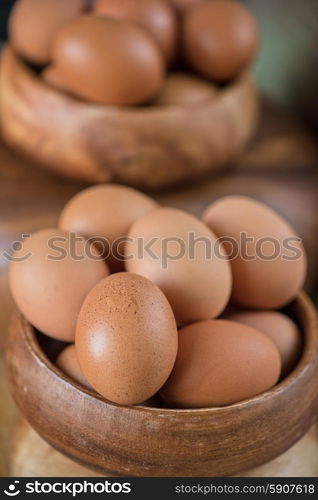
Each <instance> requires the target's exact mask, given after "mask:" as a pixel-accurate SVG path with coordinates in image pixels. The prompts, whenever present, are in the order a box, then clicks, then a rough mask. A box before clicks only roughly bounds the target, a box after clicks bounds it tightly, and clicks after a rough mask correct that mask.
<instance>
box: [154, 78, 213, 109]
mask: <svg viewBox="0 0 318 500" xmlns="http://www.w3.org/2000/svg"><path fill="white" fill-rule="evenodd" d="M217 94H218V90H217V88H216V87H215V86H214V85H213V84H211V83H210V82H207V81H205V80H203V79H201V78H197V77H195V76H193V75H190V74H187V73H172V74H170V75H169V76H168V77H167V79H166V81H165V83H164V85H163V87H162V89H161V91H160V92H159V94H158V96H157V97H156V99H155V100H154V104H155V105H157V106H190V105H196V104H202V103H206V102H210V101H211V100H213V99H215V98H216V96H217Z"/></svg>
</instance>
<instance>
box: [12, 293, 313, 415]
mask: <svg viewBox="0 0 318 500" xmlns="http://www.w3.org/2000/svg"><path fill="white" fill-rule="evenodd" d="M293 304H295V305H296V306H299V307H301V308H302V309H303V310H306V311H307V316H306V318H305V321H306V324H305V325H300V326H301V333H302V335H303V351H302V355H301V357H300V359H299V362H298V363H297V365H296V367H295V368H294V370H293V371H292V372H291V373H290V374H289V375H287V377H285V378H284V379H283V380H282V381H281V382H279V383H278V384H277V385H276V386H274V387H273V388H272V389H270V390H268V391H266V392H264V393H262V394H260V395H258V396H255V397H253V398H250V399H247V400H244V401H241V402H239V403H235V404H231V405H227V406H220V407H211V408H189V409H183V408H180V409H174V408H152V407H145V406H139V405H136V406H134V405H133V406H127V405H118V404H116V403H112V402H110V401H107V400H106V399H104V398H103V397H102V396H101V395H99V394H98V393H96V392H93V391H91V390H89V389H86V388H85V387H83V386H81V385H80V384H78V383H77V382H76V381H74V380H72V379H71V378H70V377H68V376H67V375H66V374H65V373H63V372H62V371H61V370H60V369H59V368H57V367H56V366H55V365H54V363H53V362H51V361H50V360H49V358H48V357H47V355H46V354H45V352H44V350H43V349H42V348H41V346H40V344H39V342H38V340H37V339H36V333H35V329H34V327H33V326H32V325H31V324H30V323H29V322H28V321H27V320H26V318H25V317H24V316H23V315H22V314H21V313H20V317H21V320H22V321H21V325H22V329H23V335H24V338H25V340H26V344H27V348H28V350H29V351H30V352H31V354H32V355H33V356H35V357H36V358H37V360H38V361H40V362H41V364H42V365H44V366H45V367H46V368H47V369H48V370H49V371H50V372H51V373H53V374H54V376H55V377H57V378H58V379H62V380H63V381H64V382H65V383H66V384H68V385H71V386H73V388H75V389H76V390H78V391H79V392H83V393H86V394H87V395H88V396H90V397H92V398H93V399H98V400H99V401H101V402H102V403H103V404H104V405H105V407H106V408H107V407H108V406H111V407H117V408H120V409H121V410H123V411H124V410H125V409H127V410H129V411H130V412H131V411H134V412H135V413H140V412H147V413H152V414H153V415H154V416H155V415H156V414H162V413H165V414H167V415H170V416H173V415H178V416H181V415H184V416H186V417H192V416H202V415H208V416H213V415H215V414H218V413H221V414H224V413H232V412H235V411H236V410H242V409H244V408H246V407H251V406H256V405H258V404H262V403H263V402H266V401H268V400H270V399H274V398H275V397H276V396H278V395H279V394H280V393H281V392H284V391H285V390H286V389H287V388H288V387H289V386H292V385H293V384H294V383H295V382H296V381H297V379H298V378H299V377H301V375H302V374H303V373H304V372H305V371H307V370H308V368H309V365H310V360H311V358H312V356H313V354H314V353H315V351H317V350H318V335H317V332H316V330H315V328H312V326H315V325H317V324H318V323H317V313H316V310H315V307H314V305H313V304H312V302H311V300H310V299H309V297H308V296H307V294H306V293H305V292H301V293H300V294H299V295H298V297H297V298H296V299H295V300H294V301H293V302H292V303H291V305H293ZM42 335H43V334H42Z"/></svg>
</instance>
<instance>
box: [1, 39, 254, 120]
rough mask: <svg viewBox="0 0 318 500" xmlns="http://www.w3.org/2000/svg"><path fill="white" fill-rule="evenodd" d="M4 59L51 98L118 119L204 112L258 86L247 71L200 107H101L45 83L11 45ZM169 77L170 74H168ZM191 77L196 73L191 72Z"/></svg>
mask: <svg viewBox="0 0 318 500" xmlns="http://www.w3.org/2000/svg"><path fill="white" fill-rule="evenodd" d="M2 53H3V54H2V57H9V58H11V59H12V60H13V62H14V64H16V65H18V67H19V69H20V70H21V71H22V72H23V73H24V74H25V75H26V76H27V77H28V78H30V79H32V80H33V81H34V82H35V83H36V84H37V85H38V86H40V87H41V88H42V90H45V91H46V92H47V93H48V94H52V95H55V96H58V97H59V98H60V99H62V100H65V101H67V102H68V103H72V104H73V105H78V106H82V107H86V108H87V109H91V110H92V111H94V110H99V111H101V112H105V113H107V114H109V115H112V116H114V115H118V113H122V114H125V115H127V116H130V117H139V116H145V114H147V117H149V116H150V117H151V116H152V117H153V118H161V117H166V116H167V115H168V116H169V115H170V114H175V113H176V112H181V113H183V112H184V111H189V110H193V111H196V110H201V109H202V108H205V107H206V106H209V107H210V106H212V105H215V106H217V105H219V103H220V102H222V101H223V100H224V99H227V98H228V97H229V96H231V94H232V95H235V94H236V92H237V91H239V90H240V88H241V87H242V86H244V85H245V84H246V83H247V82H249V83H250V84H252V85H255V79H254V78H253V76H252V74H251V73H250V72H249V71H244V72H243V73H241V74H240V75H239V76H238V77H237V78H236V79H235V80H233V81H232V82H230V83H228V84H227V85H225V86H224V87H220V88H218V91H217V93H218V95H217V96H216V97H214V98H211V99H207V100H204V101H203V102H200V103H196V104H189V105H184V106H182V105H180V104H179V105H178V104H173V105H166V106H165V105H154V104H151V103H150V104H148V105H145V106H142V105H135V106H119V105H107V104H99V103H94V102H89V101H85V100H84V99H81V98H79V97H76V96H74V95H72V94H68V93H67V92H63V91H61V90H59V89H57V88H55V87H53V86H52V85H50V84H49V83H47V82H45V80H43V79H42V78H41V74H40V73H39V74H37V73H36V72H35V71H34V70H33V69H32V68H31V67H30V66H29V65H28V62H27V61H25V60H24V59H23V58H22V57H21V56H20V55H19V54H17V53H16V52H15V50H14V49H13V47H12V46H11V45H10V43H9V42H7V43H6V44H5V46H4V48H3V50H2ZM167 74H168V73H167ZM189 74H190V75H192V73H190V72H189ZM194 76H197V77H198V78H200V75H196V74H194ZM204 81H206V82H208V83H211V86H212V83H213V82H209V81H208V80H206V79H204Z"/></svg>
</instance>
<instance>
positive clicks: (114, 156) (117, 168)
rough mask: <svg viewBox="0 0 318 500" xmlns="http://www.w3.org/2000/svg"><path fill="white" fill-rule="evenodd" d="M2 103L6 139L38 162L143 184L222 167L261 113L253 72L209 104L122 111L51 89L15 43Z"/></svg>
mask: <svg viewBox="0 0 318 500" xmlns="http://www.w3.org/2000/svg"><path fill="white" fill-rule="evenodd" d="M0 106H1V127H2V132H3V136H4V138H5V140H6V141H7V142H8V143H9V144H11V145H13V146H14V147H15V148H17V149H18V150H20V151H23V152H24V153H25V154H27V155H28V156H29V157H31V158H32V159H34V160H36V161H37V162H38V163H39V164H42V165H43V166H46V167H47V168H49V169H52V170H53V171H55V172H57V173H59V174H62V175H65V176H69V177H72V178H75V179H82V180H87V181H92V182H108V181H116V182H120V183H124V184H128V185H132V186H136V187H141V188H161V187H165V186H172V185H177V184H179V183H180V182H184V181H186V180H189V179H193V178H196V177H200V176H202V175H203V174H205V173H207V172H211V171H217V170H220V169H221V168H222V167H223V166H224V165H225V164H227V163H229V161H231V160H232V159H233V158H235V157H237V156H238V154H239V153H240V152H241V151H242V149H243V147H244V146H245V145H246V143H247V141H248V140H249V139H250V137H251V135H252V134H253V132H254V130H255V128H256V125H257V123H258V118H259V100H258V94H257V91H256V88H255V85H254V83H253V80H252V78H251V77H250V76H249V75H247V74H246V75H243V76H242V77H241V78H240V79H238V80H237V81H236V82H235V83H233V84H232V85H230V86H229V87H227V88H226V89H224V90H220V92H219V96H218V97H217V98H215V99H213V100H212V101H211V102H208V103H206V102H204V103H202V104H200V105H196V106H191V107H181V106H170V107H153V106H149V107H144V108H130V109H129V108H122V109H119V108H115V107H106V106H97V105H92V104H89V103H85V102H82V101H79V100H77V99H74V98H72V97H70V96H67V95H64V94H62V93H61V92H59V91H57V90H55V89H54V88H51V87H50V86H48V85H47V84H45V83H44V82H43V81H42V80H41V79H40V78H39V77H38V76H37V75H36V74H34V73H32V71H31V70H29V69H28V68H27V67H26V66H25V65H24V63H23V62H22V61H21V60H20V59H19V58H18V57H17V56H16V55H15V54H14V52H13V51H12V50H11V48H9V47H7V48H6V49H5V50H4V52H3V55H2V63H1V73H0Z"/></svg>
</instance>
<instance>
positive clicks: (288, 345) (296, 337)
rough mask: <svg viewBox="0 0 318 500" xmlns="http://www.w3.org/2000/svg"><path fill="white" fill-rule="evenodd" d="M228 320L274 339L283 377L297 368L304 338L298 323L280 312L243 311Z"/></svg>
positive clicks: (231, 315) (228, 317) (227, 317)
mask: <svg viewBox="0 0 318 500" xmlns="http://www.w3.org/2000/svg"><path fill="white" fill-rule="evenodd" d="M226 319H229V320H231V321H236V322H238V323H243V324H244V325H248V326H251V327H253V328H256V329H257V330H259V331H260V332H263V333H265V335H267V336H268V337H270V338H271V339H272V341H273V342H274V344H275V345H276V347H277V348H278V350H279V353H280V355H281V358H282V376H286V375H288V373H290V372H291V371H292V369H293V368H295V366H296V363H297V361H298V360H299V358H300V355H301V352H302V338H301V334H300V331H299V328H298V327H297V325H296V323H295V322H294V321H292V320H291V319H290V318H289V317H288V316H286V315H285V314H282V313H281V312H278V311H241V312H236V313H232V314H229V315H227V316H226Z"/></svg>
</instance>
